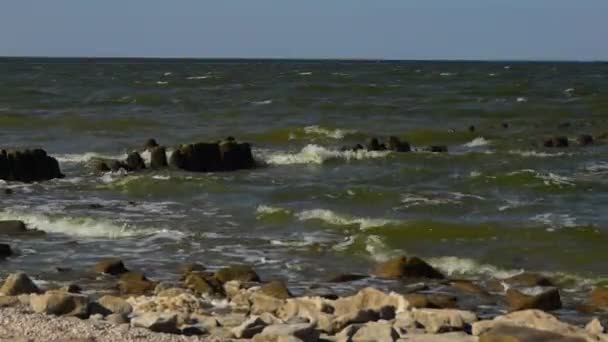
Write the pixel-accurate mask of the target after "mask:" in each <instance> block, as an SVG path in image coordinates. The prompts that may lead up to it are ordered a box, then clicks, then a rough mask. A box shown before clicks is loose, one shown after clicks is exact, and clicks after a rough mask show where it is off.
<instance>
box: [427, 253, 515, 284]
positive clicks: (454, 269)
mask: <svg viewBox="0 0 608 342" xmlns="http://www.w3.org/2000/svg"><path fill="white" fill-rule="evenodd" d="M428 262H429V263H430V264H431V265H432V266H433V267H436V268H438V269H439V270H440V271H442V272H443V273H445V274H447V275H448V276H452V275H488V276H491V277H494V278H501V279H502V278H508V277H511V276H514V275H516V274H519V273H521V272H522V270H505V269H501V268H498V267H496V266H494V265H488V264H480V263H479V262H477V261H475V260H473V259H468V258H458V257H453V256H449V257H437V258H431V259H429V260H428Z"/></svg>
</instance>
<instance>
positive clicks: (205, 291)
mask: <svg viewBox="0 0 608 342" xmlns="http://www.w3.org/2000/svg"><path fill="white" fill-rule="evenodd" d="M184 285H185V286H186V287H187V288H189V289H191V290H192V291H194V293H196V294H198V295H213V296H223V295H224V294H225V292H224V288H223V287H222V284H221V283H220V282H219V281H218V280H217V279H216V278H214V277H213V276H211V275H209V274H206V273H204V272H199V271H193V272H190V273H189V274H188V276H187V277H186V280H185V281H184Z"/></svg>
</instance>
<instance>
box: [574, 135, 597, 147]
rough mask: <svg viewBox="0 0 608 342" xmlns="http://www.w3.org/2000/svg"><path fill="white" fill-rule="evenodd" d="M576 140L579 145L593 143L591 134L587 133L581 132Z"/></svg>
mask: <svg viewBox="0 0 608 342" xmlns="http://www.w3.org/2000/svg"><path fill="white" fill-rule="evenodd" d="M576 142H577V143H578V144H579V145H581V146H587V145H591V144H593V143H594V140H593V136H591V135H589V134H581V135H579V136H578V137H577V138H576Z"/></svg>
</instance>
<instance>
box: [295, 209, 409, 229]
mask: <svg viewBox="0 0 608 342" xmlns="http://www.w3.org/2000/svg"><path fill="white" fill-rule="evenodd" d="M296 217H297V218H298V220H300V221H309V220H320V221H323V222H325V223H328V224H331V225H337V226H353V225H357V226H359V228H360V229H363V230H365V229H369V228H377V227H382V226H386V225H390V224H395V223H397V221H393V220H387V219H376V218H364V217H350V216H345V215H339V214H336V213H335V212H333V211H331V210H328V209H312V210H304V211H301V212H299V213H297V214H296Z"/></svg>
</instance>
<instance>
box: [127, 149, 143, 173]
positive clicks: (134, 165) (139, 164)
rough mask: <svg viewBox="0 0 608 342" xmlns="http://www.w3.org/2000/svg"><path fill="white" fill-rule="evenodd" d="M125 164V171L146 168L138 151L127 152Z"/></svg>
mask: <svg viewBox="0 0 608 342" xmlns="http://www.w3.org/2000/svg"><path fill="white" fill-rule="evenodd" d="M125 164H126V166H127V171H139V170H144V169H145V168H146V163H145V162H144V159H143V158H142V157H141V155H140V154H139V152H131V153H129V155H128V156H127V160H126V161H125Z"/></svg>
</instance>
